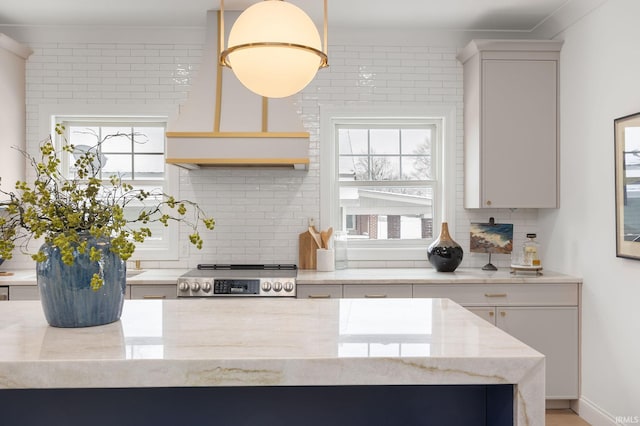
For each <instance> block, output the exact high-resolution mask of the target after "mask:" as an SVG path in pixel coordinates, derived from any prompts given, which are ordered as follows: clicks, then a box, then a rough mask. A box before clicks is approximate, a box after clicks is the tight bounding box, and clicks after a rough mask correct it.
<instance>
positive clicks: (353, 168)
mask: <svg viewBox="0 0 640 426" xmlns="http://www.w3.org/2000/svg"><path fill="white" fill-rule="evenodd" d="M338 173H339V174H340V180H351V181H353V180H369V158H368V157H351V156H348V157H340V167H339V171H338Z"/></svg>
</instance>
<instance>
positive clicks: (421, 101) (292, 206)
mask: <svg viewBox="0 0 640 426" xmlns="http://www.w3.org/2000/svg"><path fill="white" fill-rule="evenodd" d="M30 47H31V48H32V49H33V50H34V53H33V55H32V56H31V57H30V58H29V60H28V61H27V138H28V149H29V150H30V151H32V152H33V151H35V150H36V149H37V146H38V143H39V141H40V140H42V139H43V137H44V135H41V134H40V133H41V130H40V125H41V117H39V116H38V114H39V105H41V104H52V103H54V104H55V103H60V104H69V103H73V104H91V105H96V104H98V105H99V104H104V105H114V104H123V105H124V104H131V105H138V106H140V105H145V104H154V105H163V106H165V107H166V109H167V113H169V112H170V111H172V110H173V109H174V108H175V107H176V106H177V105H179V104H181V103H183V102H184V101H185V99H186V98H187V96H188V91H189V85H190V84H191V82H192V80H193V77H194V76H195V75H196V73H197V71H198V69H199V67H200V62H201V55H202V54H203V48H202V46H201V45H199V44H153V43H146V44H141V43H131V44H127V43H118V44H114V43H51V42H48V43H36V44H33V45H31V46H30ZM456 53H457V51H456V49H454V48H451V47H442V48H440V47H437V46H435V47H434V46H429V45H428V44H427V43H425V44H424V45H423V46H421V45H419V44H418V43H417V42H416V43H413V44H412V45H411V46H388V45H383V44H378V43H375V41H372V42H371V44H370V45H358V46H347V45H333V46H330V47H329V64H330V66H329V68H327V69H323V70H320V71H319V72H318V75H317V77H316V78H315V79H314V80H313V81H312V82H311V83H310V84H309V86H308V87H307V88H306V89H304V91H303V92H302V93H300V94H298V95H297V96H296V105H297V108H298V111H299V114H300V117H301V118H302V120H303V124H304V125H305V127H306V129H307V130H308V131H309V132H310V134H311V142H310V147H309V152H310V160H311V164H310V170H309V171H308V172H300V171H294V170H289V169H286V170H285V169H272V168H212V169H202V170H197V171H191V172H189V171H185V170H180V177H179V193H178V194H175V195H177V196H179V197H183V198H188V199H191V200H193V201H196V202H199V203H200V204H201V206H202V207H203V208H204V209H205V210H206V211H208V212H209V213H211V214H212V215H213V216H214V217H215V218H216V229H215V231H213V232H208V231H205V232H204V233H203V238H204V240H205V244H204V248H203V250H201V251H198V250H197V249H195V248H193V247H190V246H189V245H188V244H185V241H186V235H188V233H189V229H188V228H187V227H185V226H181V227H180V234H181V241H180V242H179V246H180V259H179V260H177V261H174V262H158V263H157V265H152V262H148V264H149V266H147V267H153V266H157V267H162V266H169V267H193V266H195V265H196V264H197V263H202V262H207V263H211V262H238V263H258V262H264V263H267V262H268V263H272V262H280V263H297V261H298V234H299V233H301V232H304V231H305V229H306V228H307V221H308V219H309V218H314V219H316V221H317V220H318V218H319V211H320V203H321V200H320V195H319V187H320V179H319V164H318V162H319V147H320V138H319V123H320V117H319V111H320V109H319V105H320V104H323V105H324V104H328V105H336V106H340V105H352V106H353V107H354V108H357V107H358V105H363V106H369V105H371V104H374V103H375V104H388V105H391V104H393V105H406V106H410V107H419V106H421V105H425V104H428V103H446V104H455V105H456V108H457V123H456V128H457V132H458V135H457V140H456V142H455V143H456V149H455V153H456V161H455V164H456V182H455V185H456V197H455V198H456V199H455V200H452V202H453V201H455V211H456V223H455V225H456V227H455V229H456V233H455V235H453V237H454V239H455V240H456V241H458V243H460V244H461V245H462V246H463V249H465V258H464V261H463V266H470V267H481V266H482V265H484V264H485V263H487V256H486V255H478V254H471V253H468V247H469V226H470V225H469V224H470V222H486V221H488V220H489V217H491V216H493V217H495V219H496V221H498V222H508V223H513V224H514V231H515V236H514V247H515V248H516V249H518V248H519V247H520V246H521V244H522V242H523V241H524V239H525V236H524V235H525V234H526V233H527V232H535V231H536V228H537V210H528V209H521V210H514V211H512V210H508V209H505V210H502V209H492V210H465V209H464V208H463V207H462V199H463V184H462V181H463V179H462V177H463V171H462V166H463V158H462V155H463V150H462V116H463V115H462V67H461V65H460V64H459V63H458V62H457V61H456V59H455V56H456ZM321 225H322V226H323V227H326V226H328V225H327V224H321ZM10 262H13V264H14V266H16V267H32V266H33V263H32V261H31V260H30V259H28V258H26V257H25V256H21V255H16V256H15V259H13V260H11V261H10ZM492 262H493V263H494V264H495V265H497V266H498V267H505V266H508V265H509V263H510V258H509V256H506V255H502V256H499V255H494V256H493V257H492ZM381 265H382V266H385V267H421V268H424V267H429V264H428V263H427V261H426V253H425V260H421V261H386V262H378V261H375V262H365V261H359V262H352V264H351V266H353V267H380V266H381Z"/></svg>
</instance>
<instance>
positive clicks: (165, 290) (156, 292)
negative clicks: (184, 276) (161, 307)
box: [131, 284, 178, 299]
mask: <svg viewBox="0 0 640 426" xmlns="http://www.w3.org/2000/svg"><path fill="white" fill-rule="evenodd" d="M177 297H178V287H177V285H176V284H151V285H132V286H131V298H132V299H176V298H177Z"/></svg>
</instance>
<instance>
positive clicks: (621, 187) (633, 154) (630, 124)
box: [614, 112, 640, 260]
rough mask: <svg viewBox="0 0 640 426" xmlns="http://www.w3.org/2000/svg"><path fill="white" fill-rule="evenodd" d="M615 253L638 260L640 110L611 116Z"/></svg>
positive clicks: (639, 228)
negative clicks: (613, 155)
mask: <svg viewBox="0 0 640 426" xmlns="http://www.w3.org/2000/svg"><path fill="white" fill-rule="evenodd" d="M614 142H615V173H616V176H615V185H616V256H618V257H625V258H629V259H638V260H640V112H638V113H635V114H631V115H627V116H624V117H620V118H616V119H615V120H614Z"/></svg>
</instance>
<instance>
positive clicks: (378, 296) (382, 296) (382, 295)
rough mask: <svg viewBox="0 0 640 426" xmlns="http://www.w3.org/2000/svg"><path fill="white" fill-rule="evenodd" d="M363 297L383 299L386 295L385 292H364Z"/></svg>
mask: <svg viewBox="0 0 640 426" xmlns="http://www.w3.org/2000/svg"><path fill="white" fill-rule="evenodd" d="M364 297H366V298H367V299H384V298H385V297H387V295H386V294H365V295H364Z"/></svg>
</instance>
